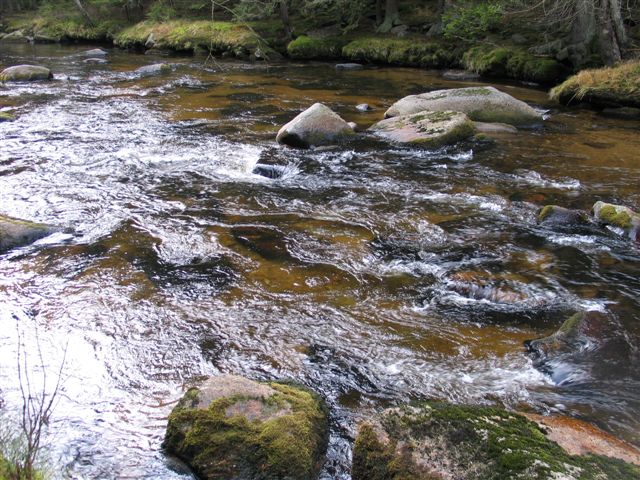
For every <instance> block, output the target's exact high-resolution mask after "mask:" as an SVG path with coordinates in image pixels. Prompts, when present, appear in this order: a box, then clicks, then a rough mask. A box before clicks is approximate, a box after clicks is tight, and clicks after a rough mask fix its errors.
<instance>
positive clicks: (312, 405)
mask: <svg viewBox="0 0 640 480" xmlns="http://www.w3.org/2000/svg"><path fill="white" fill-rule="evenodd" d="M327 428H328V427H327V412H326V409H325V407H324V404H323V403H322V401H321V399H320V398H319V397H318V396H316V395H315V394H313V393H312V392H309V391H307V390H305V389H302V388H300V387H295V386H292V385H288V384H283V383H277V382H270V383H258V382H253V381H251V380H248V379H245V378H242V377H237V376H232V375H224V376H220V377H213V378H210V379H209V380H207V381H206V382H205V383H204V384H203V385H202V386H200V387H199V388H192V389H190V390H189V391H188V392H187V393H186V394H185V396H184V397H183V398H182V399H181V400H180V402H179V403H178V405H177V406H176V407H175V408H174V410H173V411H172V412H171V415H170V416H169V424H168V426H167V433H166V437H165V441H164V447H165V448H166V450H167V452H169V453H171V454H174V455H176V456H178V457H179V458H181V459H182V460H184V461H185V462H186V463H187V464H189V465H190V466H191V467H192V468H193V470H194V471H195V472H196V473H197V474H198V475H199V476H200V478H202V479H220V480H222V479H225V480H232V479H245V480H250V479H256V480H258V479H260V480H262V479H291V480H308V479H313V478H316V477H317V473H318V470H319V468H320V466H321V464H322V458H323V455H324V450H325V448H326V442H327Z"/></svg>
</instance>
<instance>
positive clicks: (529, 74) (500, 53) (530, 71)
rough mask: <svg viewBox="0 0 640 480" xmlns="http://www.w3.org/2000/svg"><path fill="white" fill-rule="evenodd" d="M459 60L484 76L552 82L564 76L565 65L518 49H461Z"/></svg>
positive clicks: (480, 47) (481, 47)
mask: <svg viewBox="0 0 640 480" xmlns="http://www.w3.org/2000/svg"><path fill="white" fill-rule="evenodd" d="M462 61H463V64H464V66H465V68H467V69H469V70H471V71H474V72H476V73H479V74H480V75H484V76H487V77H502V78H504V77H507V78H514V79H518V80H528V81H531V82H536V83H544V84H552V83H555V82H557V81H558V80H560V79H562V78H563V77H564V76H565V75H566V69H565V67H564V66H563V65H562V64H560V63H559V62H558V61H556V60H555V59H553V58H550V57H538V56H534V55H531V54H530V53H528V52H526V51H525V50H522V49H520V48H511V47H496V48H494V47H485V46H477V47H473V48H471V49H469V50H468V51H467V52H465V54H464V56H463V60H462Z"/></svg>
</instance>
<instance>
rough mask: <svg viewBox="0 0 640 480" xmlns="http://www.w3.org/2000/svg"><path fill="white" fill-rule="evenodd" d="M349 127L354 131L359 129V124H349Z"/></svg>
mask: <svg viewBox="0 0 640 480" xmlns="http://www.w3.org/2000/svg"><path fill="white" fill-rule="evenodd" d="M347 125H349V126H350V127H351V128H352V129H353V130H354V131H355V130H356V129H357V128H358V124H357V123H356V122H348V123H347Z"/></svg>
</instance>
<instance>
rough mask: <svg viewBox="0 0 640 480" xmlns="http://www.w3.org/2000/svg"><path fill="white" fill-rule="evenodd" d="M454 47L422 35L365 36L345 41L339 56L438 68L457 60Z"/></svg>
mask: <svg viewBox="0 0 640 480" xmlns="http://www.w3.org/2000/svg"><path fill="white" fill-rule="evenodd" d="M461 53H462V52H460V51H458V50H456V48H455V47H452V46H450V45H445V44H443V43H440V42H437V41H426V40H425V39H424V38H423V37H406V38H397V37H386V36H365V37H360V38H357V39H355V40H353V41H352V42H350V43H348V44H347V45H345V46H344V48H343V49H342V56H343V57H344V58H345V59H348V60H351V61H354V62H365V63H383V64H391V65H403V66H412V67H425V68H439V67H446V66H451V65H455V64H457V63H458V62H457V60H458V59H459V58H460V56H461Z"/></svg>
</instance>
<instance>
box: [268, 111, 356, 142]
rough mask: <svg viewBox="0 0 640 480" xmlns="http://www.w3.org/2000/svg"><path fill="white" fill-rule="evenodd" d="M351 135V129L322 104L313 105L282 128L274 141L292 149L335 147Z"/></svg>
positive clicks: (352, 132) (352, 133)
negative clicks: (321, 146)
mask: <svg viewBox="0 0 640 480" xmlns="http://www.w3.org/2000/svg"><path fill="white" fill-rule="evenodd" d="M353 135H354V131H353V128H351V127H350V126H349V124H348V123H347V122H345V121H344V120H343V119H342V118H341V117H340V116H339V115H338V114H337V113H335V112H334V111H333V110H331V109H330V108H329V107H327V106H326V105H323V104H322V103H315V104H313V105H312V106H311V107H309V108H308V109H306V110H305V111H304V112H302V113H301V114H300V115H298V116H297V117H296V118H294V119H293V120H291V121H290V122H289V123H287V124H286V125H285V126H283V127H282V128H281V129H280V131H279V132H278V135H277V136H276V141H277V142H278V143H283V144H285V145H289V146H292V147H298V148H309V147H310V146H317V145H335V144H338V143H341V142H344V141H345V140H348V139H349V138H351V137H352V136H353Z"/></svg>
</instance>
